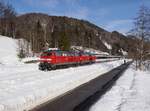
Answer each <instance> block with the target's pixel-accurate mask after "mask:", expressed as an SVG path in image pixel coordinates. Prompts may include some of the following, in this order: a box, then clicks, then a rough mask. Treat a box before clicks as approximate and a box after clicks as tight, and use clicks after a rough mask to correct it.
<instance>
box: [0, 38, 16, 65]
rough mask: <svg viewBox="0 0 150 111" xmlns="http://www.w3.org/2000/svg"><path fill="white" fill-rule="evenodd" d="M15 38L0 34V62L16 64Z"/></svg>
mask: <svg viewBox="0 0 150 111" xmlns="http://www.w3.org/2000/svg"><path fill="white" fill-rule="evenodd" d="M17 48H18V46H17V40H14V39H12V38H8V37H5V36H1V35H0V64H16V63H17V62H18V57H17Z"/></svg>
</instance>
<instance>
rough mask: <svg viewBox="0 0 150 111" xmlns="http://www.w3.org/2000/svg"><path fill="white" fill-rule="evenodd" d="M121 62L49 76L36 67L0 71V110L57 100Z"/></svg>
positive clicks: (18, 67) (11, 67)
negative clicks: (61, 95)
mask: <svg viewBox="0 0 150 111" xmlns="http://www.w3.org/2000/svg"><path fill="white" fill-rule="evenodd" d="M122 63H123V61H122V60H120V61H114V62H109V63H101V64H93V65H87V66H80V67H75V68H67V69H60V70H55V71H49V72H42V71H39V70H38V64H20V65H17V66H9V67H0V70H1V71H0V110H1V111H23V110H24V109H30V108H32V107H34V106H36V105H38V104H41V103H43V102H46V101H48V100H50V99H53V98H55V97H57V96H58V95H60V94H63V93H65V92H67V91H69V90H72V89H74V88H75V87H77V86H79V85H81V84H83V83H85V82H88V81H89V80H91V79H94V78H96V77H97V76H99V75H101V74H103V73H105V72H108V71H109V70H111V69H113V68H115V67H117V66H119V65H120V64H122Z"/></svg>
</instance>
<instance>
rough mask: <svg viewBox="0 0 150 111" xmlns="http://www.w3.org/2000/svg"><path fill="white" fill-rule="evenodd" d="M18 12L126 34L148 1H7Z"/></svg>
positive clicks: (149, 5) (148, 4)
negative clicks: (80, 21)
mask: <svg viewBox="0 0 150 111" xmlns="http://www.w3.org/2000/svg"><path fill="white" fill-rule="evenodd" d="M7 1H8V2H9V3H11V4H12V5H13V7H14V8H15V9H16V11H17V12H18V13H19V14H24V13H28V12H42V13H47V14H49V15H58V16H69V17H74V18H78V19H85V20H88V21H90V22H92V23H94V24H96V25H98V26H100V27H102V28H104V29H106V30H108V31H113V30H117V31H119V32H122V33H124V34H125V33H126V32H127V31H128V30H130V29H131V27H132V22H133V19H134V18H135V17H136V16H137V13H138V10H139V7H140V6H141V5H142V4H144V5H146V6H147V7H150V0H7Z"/></svg>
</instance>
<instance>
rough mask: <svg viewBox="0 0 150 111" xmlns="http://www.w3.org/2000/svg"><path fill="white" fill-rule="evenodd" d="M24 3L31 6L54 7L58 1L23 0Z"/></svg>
mask: <svg viewBox="0 0 150 111" xmlns="http://www.w3.org/2000/svg"><path fill="white" fill-rule="evenodd" d="M24 3H26V4H28V5H30V6H33V7H51V8H54V7H56V5H57V4H58V3H59V2H58V0H24Z"/></svg>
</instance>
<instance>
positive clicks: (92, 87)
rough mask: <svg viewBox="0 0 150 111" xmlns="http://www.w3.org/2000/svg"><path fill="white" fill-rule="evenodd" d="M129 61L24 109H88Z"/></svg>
mask: <svg viewBox="0 0 150 111" xmlns="http://www.w3.org/2000/svg"><path fill="white" fill-rule="evenodd" d="M131 63H132V62H128V63H125V64H123V65H121V66H119V67H117V68H115V69H113V70H111V71H109V72H107V73H105V74H103V75H101V76H99V77H97V78H95V79H93V80H91V81H89V82H87V83H85V84H82V85H80V86H79V87H77V88H75V89H73V90H71V91H69V92H67V93H65V94H63V95H60V96H59V97H57V98H54V99H53V100H50V101H47V102H46V103H44V104H40V105H39V106H36V107H34V108H32V109H30V110H25V111H88V109H89V107H90V106H91V105H92V104H93V103H94V102H96V100H97V99H98V98H100V96H101V95H102V94H104V93H105V92H106V91H107V90H108V89H109V88H110V87H111V86H112V85H113V83H114V82H115V81H116V80H117V79H118V78H119V77H120V76H121V75H122V73H123V72H124V71H125V70H126V69H127V68H128V66H129V65H130V64H131Z"/></svg>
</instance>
